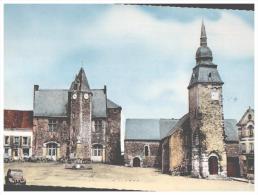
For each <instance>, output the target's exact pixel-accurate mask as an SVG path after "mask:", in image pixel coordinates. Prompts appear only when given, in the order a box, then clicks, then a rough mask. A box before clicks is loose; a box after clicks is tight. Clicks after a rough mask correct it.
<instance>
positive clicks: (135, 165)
mask: <svg viewBox="0 0 258 195" xmlns="http://www.w3.org/2000/svg"><path fill="white" fill-rule="evenodd" d="M140 166H141V161H140V159H139V158H138V157H135V158H134V159H133V167H140Z"/></svg>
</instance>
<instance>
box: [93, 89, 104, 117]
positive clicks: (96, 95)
mask: <svg viewBox="0 0 258 195" xmlns="http://www.w3.org/2000/svg"><path fill="white" fill-rule="evenodd" d="M91 92H92V94H93V97H92V117H93V118H94V117H107V98H106V94H105V93H104V90H103V89H93V90H91Z"/></svg>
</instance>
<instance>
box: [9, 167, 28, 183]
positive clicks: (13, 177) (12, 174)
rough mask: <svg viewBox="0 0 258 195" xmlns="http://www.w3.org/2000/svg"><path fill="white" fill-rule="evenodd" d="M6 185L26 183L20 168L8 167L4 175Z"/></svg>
mask: <svg viewBox="0 0 258 195" xmlns="http://www.w3.org/2000/svg"><path fill="white" fill-rule="evenodd" d="M5 184H6V185H26V180H25V178H24V177H23V171H22V170H21V169H8V171H7V174H6V176H5Z"/></svg>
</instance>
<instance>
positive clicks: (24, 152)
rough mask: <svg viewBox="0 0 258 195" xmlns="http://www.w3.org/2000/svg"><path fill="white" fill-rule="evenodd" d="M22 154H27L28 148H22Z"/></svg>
mask: <svg viewBox="0 0 258 195" xmlns="http://www.w3.org/2000/svg"><path fill="white" fill-rule="evenodd" d="M22 153H23V156H29V153H30V152H29V148H23V150H22Z"/></svg>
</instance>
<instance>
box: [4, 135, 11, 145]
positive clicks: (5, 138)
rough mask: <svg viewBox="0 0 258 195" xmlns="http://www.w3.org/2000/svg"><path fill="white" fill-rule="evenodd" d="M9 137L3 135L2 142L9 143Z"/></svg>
mask: <svg viewBox="0 0 258 195" xmlns="http://www.w3.org/2000/svg"><path fill="white" fill-rule="evenodd" d="M9 138H10V137H9V136H5V137H4V143H5V144H9V143H10V142H9Z"/></svg>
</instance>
